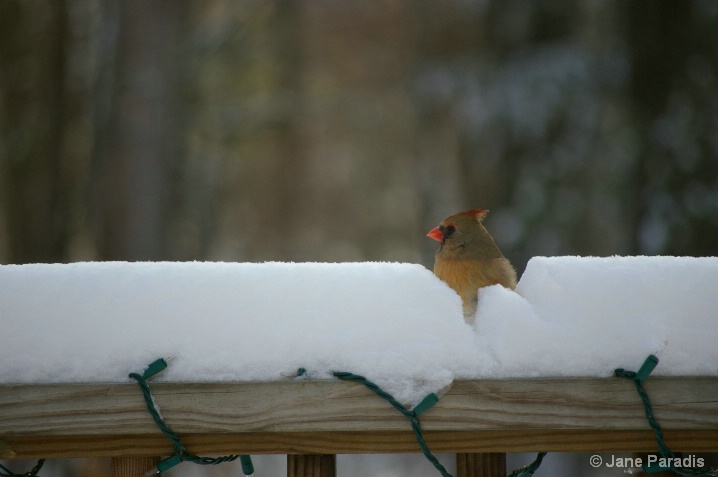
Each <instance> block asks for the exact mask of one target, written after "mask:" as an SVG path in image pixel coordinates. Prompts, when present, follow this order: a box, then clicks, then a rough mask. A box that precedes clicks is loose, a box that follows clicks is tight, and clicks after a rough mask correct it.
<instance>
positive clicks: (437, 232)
mask: <svg viewBox="0 0 718 477" xmlns="http://www.w3.org/2000/svg"><path fill="white" fill-rule="evenodd" d="M426 236H427V237H431V238H433V239H434V240H436V241H437V242H443V241H444V232H442V231H441V229H439V227H435V228H433V229H431V231H429V233H428V234H426Z"/></svg>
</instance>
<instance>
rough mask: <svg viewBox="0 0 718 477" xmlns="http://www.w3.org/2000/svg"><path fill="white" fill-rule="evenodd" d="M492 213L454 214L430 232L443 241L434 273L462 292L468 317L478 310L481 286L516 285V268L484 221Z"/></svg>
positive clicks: (431, 235)
mask: <svg viewBox="0 0 718 477" xmlns="http://www.w3.org/2000/svg"><path fill="white" fill-rule="evenodd" d="M488 213H489V211H488V210H486V209H471V210H465V211H464V212H459V213H458V214H454V215H450V216H449V217H447V218H445V219H444V220H443V221H442V222H441V225H439V226H438V227H436V228H434V229H432V230H431V231H430V232H429V233H428V234H426V235H427V236H428V237H431V238H433V239H434V240H436V241H438V242H441V245H440V246H439V250H438V251H437V252H436V258H435V261H434V274H435V275H436V276H437V277H439V278H441V279H442V280H444V281H445V282H446V283H447V284H448V285H449V286H450V287H451V288H453V289H454V290H455V291H456V293H458V294H459V296H460V297H461V300H462V301H463V302H464V317H465V318H469V317H472V316H473V315H474V314H475V313H476V300H477V299H478V295H479V292H478V289H479V288H481V287H486V286H489V285H495V284H497V283H498V284H499V285H503V286H505V287H506V288H515V287H516V270H514V267H512V266H511V263H509V261H508V260H506V258H505V257H504V256H503V255H502V254H501V251H500V250H499V248H498V247H497V246H496V243H495V242H494V239H493V238H491V235H489V232H487V231H486V229H485V228H484V226H483V224H482V223H481V221H482V220H484V217H486V214H488Z"/></svg>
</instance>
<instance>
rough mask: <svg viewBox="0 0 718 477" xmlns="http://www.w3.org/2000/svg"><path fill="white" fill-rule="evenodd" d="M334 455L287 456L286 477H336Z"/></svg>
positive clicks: (335, 459)
mask: <svg viewBox="0 0 718 477" xmlns="http://www.w3.org/2000/svg"><path fill="white" fill-rule="evenodd" d="M336 475H337V456H336V455H334V454H288V455H287V477H336Z"/></svg>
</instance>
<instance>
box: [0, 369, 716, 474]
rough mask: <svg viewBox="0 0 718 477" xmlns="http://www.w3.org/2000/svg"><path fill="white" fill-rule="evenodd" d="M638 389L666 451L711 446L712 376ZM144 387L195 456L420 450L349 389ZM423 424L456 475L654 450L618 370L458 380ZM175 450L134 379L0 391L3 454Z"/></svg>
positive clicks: (310, 460)
mask: <svg viewBox="0 0 718 477" xmlns="http://www.w3.org/2000/svg"><path fill="white" fill-rule="evenodd" d="M645 388H646V390H647V391H648V392H649V394H650V397H651V400H652V402H653V407H654V412H655V416H656V418H657V419H658V421H659V423H660V424H661V426H662V427H663V429H664V432H665V441H666V443H667V444H668V445H669V446H670V447H671V449H673V450H674V451H676V452H678V451H685V452H716V451H718V378H715V377H652V378H651V379H649V380H647V381H646V383H645ZM152 393H153V395H154V397H155V399H156V401H157V403H158V404H159V407H160V410H161V412H162V415H163V416H164V419H165V421H166V422H167V424H168V425H169V426H170V427H171V428H172V429H173V430H174V431H175V432H176V433H178V434H179V435H180V436H181V438H182V442H183V444H185V445H186V446H187V448H188V449H189V450H190V451H191V452H192V453H193V454H197V455H221V454H288V456H289V459H288V464H289V468H290V470H289V475H291V476H293V477H300V476H309V475H311V476H322V477H324V476H327V475H332V473H333V472H334V470H333V465H334V464H333V462H334V461H333V457H332V456H334V455H336V454H346V453H401V452H419V447H418V445H417V443H416V438H415V435H414V433H413V432H412V430H411V426H410V423H409V422H408V421H407V419H406V418H405V417H404V416H402V415H401V414H400V413H398V412H397V411H396V410H395V409H393V408H392V407H391V406H389V405H388V404H387V403H386V402H385V401H384V400H382V399H379V398H377V396H376V395H375V394H373V393H372V392H371V391H369V390H368V389H366V388H365V387H364V386H361V385H359V384H355V383H347V382H341V381H334V380H327V381H324V380H321V381H312V380H294V381H278V382H232V383H229V382H221V383H153V384H152ZM421 425H422V429H423V431H424V437H425V439H426V442H427V443H428V445H429V447H430V449H431V450H432V451H433V452H452V453H457V463H458V465H457V474H458V476H457V477H463V476H478V475H489V473H491V472H496V470H497V469H499V470H502V469H501V462H502V459H503V458H504V453H505V452H529V451H548V452H551V451H562V452H571V451H593V452H600V451H633V452H639V451H646V452H650V451H656V440H655V437H654V434H653V432H652V431H651V430H650V428H649V427H648V424H647V422H646V416H645V413H644V407H643V404H642V402H641V400H640V398H639V397H638V395H637V393H636V389H635V387H634V386H633V384H632V383H631V382H630V381H629V380H625V379H620V378H608V377H607V378H601V379H583V378H567V379H554V378H545V379H515V380H479V381H458V382H455V383H454V384H453V386H452V387H451V388H450V389H449V390H448V392H446V393H445V394H444V395H443V396H442V397H441V399H440V400H439V402H438V404H436V405H435V406H434V407H433V408H431V409H430V410H429V411H427V412H426V413H424V414H422V415H421ZM172 453H173V449H172V443H171V442H170V441H169V440H168V439H167V438H166V437H165V436H164V435H163V434H162V433H160V431H159V430H158V429H157V427H156V425H155V424H154V422H153V421H152V419H151V418H150V416H149V414H148V412H147V408H146V406H145V403H144V401H143V396H142V393H141V392H140V390H139V388H138V386H137V385H136V384H135V383H125V384H31V385H26V384H20V385H9V384H3V385H0V459H20V458H62V457H93V456H107V457H113V458H114V459H115V460H114V462H115V464H116V465H115V466H114V468H115V475H116V476H117V477H130V476H132V477H136V476H137V475H139V474H140V473H141V472H140V471H139V469H140V468H141V467H142V466H145V467H146V466H151V465H154V464H152V462H154V460H153V459H149V458H150V457H155V456H166V455H171V454H172ZM138 462H144V464H137V463H138ZM135 464H136V465H135ZM186 465H190V464H186ZM340 473H341V469H340Z"/></svg>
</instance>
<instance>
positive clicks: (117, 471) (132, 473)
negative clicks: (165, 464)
mask: <svg viewBox="0 0 718 477" xmlns="http://www.w3.org/2000/svg"><path fill="white" fill-rule="evenodd" d="M159 461H160V458H159V457H113V458H112V477H144V476H145V475H147V474H148V473H150V472H152V471H157V464H158V463H159Z"/></svg>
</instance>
